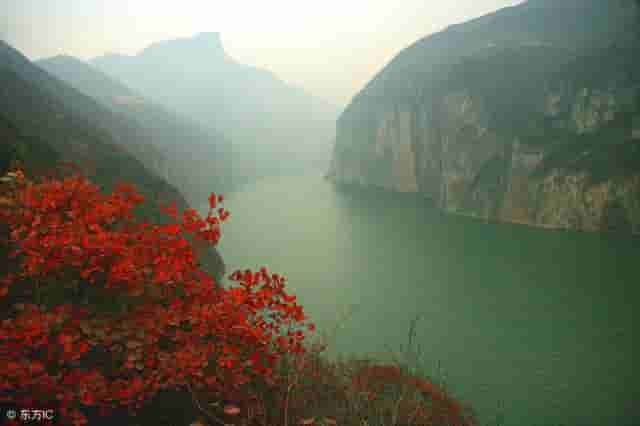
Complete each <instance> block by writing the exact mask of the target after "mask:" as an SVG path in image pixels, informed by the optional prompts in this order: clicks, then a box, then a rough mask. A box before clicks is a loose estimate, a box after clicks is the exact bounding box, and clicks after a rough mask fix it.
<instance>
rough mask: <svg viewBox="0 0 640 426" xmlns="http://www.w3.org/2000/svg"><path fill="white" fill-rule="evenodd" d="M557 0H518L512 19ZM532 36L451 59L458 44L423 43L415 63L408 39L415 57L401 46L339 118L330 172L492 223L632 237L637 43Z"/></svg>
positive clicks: (639, 225) (637, 208) (637, 145)
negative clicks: (437, 51) (570, 42)
mask: <svg viewBox="0 0 640 426" xmlns="http://www.w3.org/2000/svg"><path fill="white" fill-rule="evenodd" d="M593 3H594V4H596V3H597V2H593ZM578 4H579V3H576V5H578ZM580 4H581V3H580ZM552 5H553V3H543V2H529V3H525V4H524V5H523V6H521V7H520V8H521V9H518V8H511V9H510V11H509V13H508V14H509V16H512V17H513V16H516V17H517V19H515V18H509V19H511V21H514V22H517V21H518V20H520V21H522V20H524V18H523V17H527V16H528V15H527V10H529V11H530V10H535V11H536V13H540V11H539V10H538V9H537V8H541V7H553V6H552ZM581 5H582V4H581ZM534 6H536V7H534ZM594 7H595V6H594ZM514 10H515V11H514ZM563 10H564V9H563ZM517 11H519V12H518V13H516V12H517ZM556 12H557V13H560V12H562V11H556ZM571 12H572V13H575V14H579V13H583V14H584V13H587V12H585V10H583V9H582V8H580V7H578V6H576V8H575V9H573V10H571ZM504 13H505V12H502V15H500V13H498V14H497V15H498V17H495V16H494V17H493V18H492V19H490V18H487V17H485V18H481V19H480V20H476V21H474V23H473V25H472V26H470V27H469V28H464V26H463V27H462V29H457V30H456V32H455V33H454V34H453V35H451V37H453V38H454V39H455V38H458V39H459V41H462V42H463V44H464V42H465V40H466V39H467V38H472V39H473V43H479V41H478V37H473V34H474V32H475V33H476V34H484V35H486V34H490V31H489V30H488V29H486V28H484V27H482V26H480V28H479V27H478V25H479V24H478V21H479V22H481V23H482V22H483V19H484V21H486V22H493V24H494V25H495V23H496V22H498V21H499V20H500V19H507V18H504V16H503V15H504ZM528 13H530V12H528ZM589 13H591V12H589ZM612 14H614V15H615V13H613V12H612ZM509 19H507V21H508V22H511V21H509ZM503 24H504V23H503ZM474 25H475V27H474ZM511 25H512V26H514V27H515V25H513V23H512V24H511ZM503 26H504V27H509V25H506V24H505V25H503ZM465 31H466V33H467V34H468V35H467V36H465V37H462V38H460V35H459V33H460V32H465ZM445 33H446V32H445ZM501 34H502V33H501ZM601 34H604V33H601ZM607 34H608V33H607ZM547 36H548V34H547ZM434 37H435V38H436V39H440V40H441V39H443V38H446V34H445V35H443V34H440V35H436V36H434ZM528 37H530V40H529V41H527V42H522V41H521V42H519V43H516V44H512V43H503V44H502V45H496V44H495V43H491V44H487V45H486V46H485V47H483V48H477V49H474V50H473V52H472V53H469V52H468V51H467V52H463V53H461V54H460V55H459V56H457V53H459V49H458V48H457V47H455V46H453V47H452V50H453V52H452V54H451V55H450V57H449V58H448V59H447V60H444V59H442V58H440V59H439V60H438V61H437V62H434V61H430V60H426V61H425V60H424V58H427V57H429V55H430V52H431V51H432V50H433V49H430V48H427V47H423V49H422V50H423V52H422V60H421V62H420V61H417V60H416V59H415V58H416V57H418V56H419V55H418V54H417V52H418V51H415V49H417V48H416V47H415V46H414V47H412V48H410V49H414V52H413V53H411V55H413V57H414V60H412V61H409V60H407V55H409V54H407V53H406V52H403V53H402V54H400V55H399V56H398V58H400V59H402V60H401V61H400V60H398V58H397V59H396V60H394V62H392V63H391V64H390V65H389V66H388V67H387V69H385V70H383V71H382V72H381V73H380V75H379V76H378V77H377V78H376V79H375V80H374V81H373V82H372V83H370V85H369V86H368V87H367V88H365V89H364V90H363V91H362V92H361V93H360V94H359V95H358V96H356V98H355V99H354V101H353V103H352V104H351V105H350V106H349V107H348V108H347V110H346V111H345V113H344V114H343V115H342V116H341V118H340V120H339V121H338V126H337V140H336V145H335V148H334V156H333V162H332V165H331V170H330V172H329V177H330V178H331V179H332V180H334V181H335V182H340V183H355V184H360V185H375V186H380V187H383V188H387V189H390V190H395V191H402V192H416V193H421V194H423V195H425V196H427V197H430V198H432V199H433V200H434V201H435V202H436V203H437V205H438V206H439V207H441V208H442V209H444V210H446V211H449V212H457V213H461V214H466V215H471V216H476V217H480V218H483V219H487V220H495V221H503V222H517V223H526V224H531V225H536V226H543V227H550V228H567V229H581V230H601V229H615V230H621V231H624V232H640V131H639V130H638V127H639V126H640V124H639V123H640V105H639V104H638V89H639V88H640V78H639V77H638V75H637V74H638V73H637V69H640V68H638V65H640V63H638V62H639V61H638V60H635V59H634V57H640V51H639V49H638V46H637V44H635V43H633V42H628V40H627V39H624V38H619V34H618V35H616V37H615V38H614V39H616V40H624V41H623V42H622V41H618V46H617V47H612V46H608V47H598V48H595V49H592V50H590V51H586V50H582V48H580V49H578V48H574V49H569V48H567V47H565V46H562V47H558V46H556V45H554V44H553V43H547V42H546V41H545V39H544V37H543V36H541V35H539V34H535V32H531V33H530V34H529V35H528ZM603 37H604V36H603ZM520 38H521V39H522V38H526V37H523V36H522V34H520ZM567 39H570V37H567ZM419 43H422V44H423V46H426V45H427V44H428V43H429V41H428V40H427V41H422V42H419ZM430 43H431V44H434V43H442V42H441V41H438V40H436V41H433V40H432V41H431V42H430ZM469 43H471V42H469ZM456 49H458V50H456ZM403 56H404V57H403ZM398 63H402V64H403V66H402V67H399V66H398V65H397V64H398ZM407 63H411V65H406V64H407ZM398 68H400V69H398ZM634 70H635V71H634ZM402 75H404V76H405V77H406V78H405V80H404V81H403V80H402V78H401V76H402Z"/></svg>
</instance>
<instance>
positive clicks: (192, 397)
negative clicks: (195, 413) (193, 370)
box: [187, 383, 226, 425]
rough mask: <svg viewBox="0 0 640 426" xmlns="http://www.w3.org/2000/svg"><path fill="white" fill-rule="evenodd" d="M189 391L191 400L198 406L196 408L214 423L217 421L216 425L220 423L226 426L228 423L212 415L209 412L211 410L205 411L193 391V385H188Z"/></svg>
mask: <svg viewBox="0 0 640 426" xmlns="http://www.w3.org/2000/svg"><path fill="white" fill-rule="evenodd" d="M187 389H188V390H189V393H190V394H191V399H193V402H194V403H195V404H196V407H197V408H198V409H199V410H200V411H202V412H203V413H204V414H205V415H206V416H207V417H209V418H210V419H212V420H213V421H215V422H216V423H219V424H221V425H226V423H225V422H224V421H222V420H220V419H219V418H217V417H216V416H214V415H213V414H211V412H209V410H207V409H205V408H204V407H203V406H202V405H201V404H200V401H199V400H198V398H197V397H196V394H195V392H194V391H193V389H191V385H189V384H188V383H187Z"/></svg>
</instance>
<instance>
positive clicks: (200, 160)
mask: <svg viewBox="0 0 640 426" xmlns="http://www.w3.org/2000/svg"><path fill="white" fill-rule="evenodd" d="M36 64H37V65H38V66H40V67H41V68H43V69H44V70H46V71H47V72H48V73H50V74H51V75H54V76H56V77H57V78H59V79H61V80H63V81H64V82H66V83H67V84H69V85H70V86H72V87H74V88H76V89H77V90H79V91H80V92H82V93H84V94H85V95H87V96H90V97H92V98H94V99H95V100H97V101H98V102H99V103H101V104H102V105H104V106H106V107H108V108H109V109H111V110H112V111H114V112H115V113H118V114H122V115H124V116H126V117H127V119H128V120H129V121H132V122H134V123H136V125H137V126H139V127H140V128H141V131H142V132H144V134H145V140H148V141H149V142H150V143H151V144H152V145H153V146H154V147H155V148H157V149H158V150H159V151H160V152H161V153H162V154H163V155H164V157H165V158H167V162H166V164H164V169H163V170H162V174H163V176H164V177H165V179H167V180H168V181H169V182H171V183H172V184H174V185H176V186H177V187H178V188H179V189H180V190H181V191H182V193H183V194H185V195H186V196H187V198H188V199H189V200H191V201H192V202H200V201H202V200H204V199H206V196H207V195H208V193H209V192H210V191H211V190H216V191H226V190H227V189H229V188H230V186H231V184H232V182H231V174H232V167H231V166H232V165H231V161H232V158H231V146H230V143H229V141H227V140H226V139H225V138H224V137H223V136H222V135H221V134H219V133H216V132H214V131H211V130H206V129H205V128H204V127H203V126H200V125H198V124H197V123H195V122H193V121H190V120H188V119H186V118H183V117H180V116H178V115H177V114H175V113H172V112H170V111H169V110H167V109H165V108H162V107H160V106H158V105H155V104H153V103H151V102H149V101H148V100H146V99H145V98H143V97H142V96H141V95H139V94H138V93H136V92H134V91H133V90H131V89H129V88H128V87H126V86H125V85H123V84H122V83H120V82H118V81H117V80H115V79H113V78H111V77H109V76H107V75H106V74H104V73H102V72H101V71H99V70H98V69H96V68H95V67H92V66H91V65H89V64H86V63H84V62H82V61H80V60H78V59H75V58H73V57H70V56H56V57H53V58H48V59H43V60H39V61H37V62H36Z"/></svg>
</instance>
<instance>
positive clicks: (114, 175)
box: [0, 41, 223, 275]
mask: <svg viewBox="0 0 640 426" xmlns="http://www.w3.org/2000/svg"><path fill="white" fill-rule="evenodd" d="M0 137H2V145H1V148H0V154H2V164H1V165H2V167H3V169H6V167H7V166H8V164H9V162H10V161H12V160H14V159H17V160H20V161H22V162H23V163H24V164H25V165H26V167H27V168H28V170H30V171H32V172H41V171H45V170H49V169H53V168H54V167H55V165H56V162H58V161H65V162H73V163H75V164H76V165H78V166H80V167H81V169H82V170H83V171H84V172H85V174H87V175H88V176H89V177H90V178H91V179H92V180H93V181H94V182H96V183H97V184H99V185H100V186H102V187H103V188H104V189H106V190H108V189H110V188H111V187H113V185H114V184H115V183H117V182H118V181H121V180H124V181H127V182H130V183H132V184H134V185H136V187H137V188H138V189H139V190H140V192H141V193H142V194H143V195H144V196H145V200H146V204H145V206H144V207H143V208H142V209H140V210H139V214H141V215H143V216H145V217H147V218H149V219H151V220H163V219H164V217H163V216H161V215H159V214H158V213H157V211H158V210H157V203H158V202H166V201H169V200H174V201H176V202H177V204H178V206H179V207H180V208H185V207H187V206H188V203H187V201H186V200H185V198H184V197H183V195H182V194H181V193H180V192H179V191H178V190H176V188H175V187H174V186H172V185H170V184H169V183H167V181H166V180H165V179H164V178H163V176H162V174H163V171H166V169H167V167H168V166H167V164H168V160H167V159H166V157H164V156H163V155H162V153H161V152H160V151H159V150H158V149H157V148H155V146H154V145H153V144H151V143H150V142H149V136H148V134H147V133H146V132H145V130H144V128H143V127H141V126H140V125H138V124H136V123H134V122H132V121H130V120H128V119H127V118H126V117H125V116H124V115H122V114H119V113H115V112H113V111H112V110H110V109H108V108H106V107H104V106H102V105H100V104H99V103H98V102H96V101H95V100H94V99H92V98H90V97H88V96H86V95H84V94H82V93H80V92H79V91H78V90H76V89H74V88H72V87H70V86H68V85H67V84H65V83H64V82H63V81H61V80H59V79H57V78H55V77H54V76H52V75H50V74H49V73H47V72H46V71H44V70H43V69H42V68H40V67H38V66H36V65H35V64H33V63H32V62H31V61H29V60H28V59H27V58H26V57H25V56H23V55H22V54H21V53H20V52H18V51H17V50H15V49H14V48H12V47H11V46H9V45H8V44H7V43H5V42H4V41H0ZM202 261H203V262H205V264H206V265H208V266H209V267H210V268H211V271H212V272H214V273H215V274H216V275H220V274H221V273H222V271H223V264H222V260H221V258H220V256H219V255H218V253H217V252H216V251H214V252H213V253H209V254H207V255H205V256H204V257H203V258H202Z"/></svg>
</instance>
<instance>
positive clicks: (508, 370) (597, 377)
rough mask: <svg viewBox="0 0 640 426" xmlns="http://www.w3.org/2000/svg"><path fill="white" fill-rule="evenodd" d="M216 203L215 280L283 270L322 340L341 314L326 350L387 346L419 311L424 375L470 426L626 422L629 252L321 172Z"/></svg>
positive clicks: (630, 392) (624, 246) (632, 289)
mask: <svg viewBox="0 0 640 426" xmlns="http://www.w3.org/2000/svg"><path fill="white" fill-rule="evenodd" d="M226 207H227V208H228V209H229V210H230V211H231V213H232V217H231V219H230V221H229V223H228V224H227V225H226V226H225V227H224V230H223V238H222V241H221V245H220V247H221V251H222V254H223V256H224V259H225V262H226V263H227V265H228V268H229V270H233V269H236V268H241V269H244V268H246V267H251V268H257V267H260V266H263V265H266V266H268V267H269V269H270V270H272V271H274V272H280V273H284V274H285V275H286V276H287V277H288V279H289V284H288V285H289V286H290V288H291V289H292V290H293V292H294V293H295V294H297V295H298V297H299V300H300V301H301V303H302V304H303V305H304V306H305V308H306V310H307V312H308V313H309V314H310V316H311V317H312V318H313V319H314V320H315V322H316V323H317V324H318V326H319V328H320V329H321V330H326V331H328V330H330V329H332V328H333V326H334V325H335V324H336V320H337V318H339V317H341V316H344V315H343V314H344V313H345V312H350V313H351V315H350V316H349V317H348V319H347V320H344V321H341V325H342V327H341V328H340V329H339V330H338V331H337V333H336V334H335V338H334V340H333V342H332V345H331V350H332V353H333V354H364V353H381V352H385V351H387V350H388V349H389V348H392V349H397V348H398V347H399V345H400V344H401V343H403V342H406V340H407V330H408V327H409V323H410V321H411V319H412V318H415V317H416V316H418V315H419V316H421V318H422V319H421V321H420V322H419V324H418V329H417V333H418V335H417V339H416V340H417V341H418V342H419V343H420V344H421V346H422V347H423V352H424V355H425V359H426V363H425V366H426V367H427V368H428V369H429V370H430V371H433V373H432V374H433V375H437V376H438V377H441V376H442V372H444V377H445V378H446V380H447V383H448V384H449V387H450V389H451V390H452V391H453V393H454V394H455V395H457V396H460V397H462V398H463V399H465V400H466V401H468V402H469V403H471V404H472V405H473V406H474V407H475V408H476V409H477V411H478V413H479V415H480V417H481V419H482V420H483V424H496V423H497V422H500V423H501V424H504V425H531V426H534V425H616V426H620V425H635V424H640V414H639V409H638V408H637V407H640V402H638V401H637V396H638V395H640V385H639V383H638V380H637V378H638V376H637V374H636V373H635V372H634V359H633V352H634V351H633V349H634V348H633V343H632V342H633V340H634V339H635V338H637V333H633V326H632V324H633V323H634V321H633V320H634V318H635V317H636V316H634V315H633V308H634V305H638V303H637V300H638V296H639V295H640V291H639V290H638V286H637V284H638V272H639V268H638V265H639V260H640V258H639V256H638V254H639V253H640V241H638V240H634V239H632V238H627V237H620V236H611V235H604V234H595V233H574V232H562V231H548V230H541V229H534V228H529V227H525V226H519V225H505V224H501V225H498V224H485V223H482V222H479V221H475V220H473V219H468V218H464V217H457V216H450V215H445V214H442V213H441V212H439V211H438V210H436V209H434V208H432V207H431V206H430V205H429V203H428V202H427V201H424V200H420V199H418V198H417V197H416V196H415V195H406V194H390V193H385V192H381V191H370V190H367V191H352V190H349V191H343V190H337V189H336V188H335V187H334V186H333V185H332V184H330V183H328V182H326V181H324V180H323V179H322V178H321V177H319V176H304V177H284V178H269V179H265V180H262V181H260V182H258V183H255V184H250V185H247V186H245V187H244V188H242V189H241V190H239V191H238V192H236V193H233V194H229V195H228V197H227V202H226ZM636 328H637V326H636ZM438 371H440V373H438ZM501 418H503V419H504V420H503V421H501V420H500V419H501Z"/></svg>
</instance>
